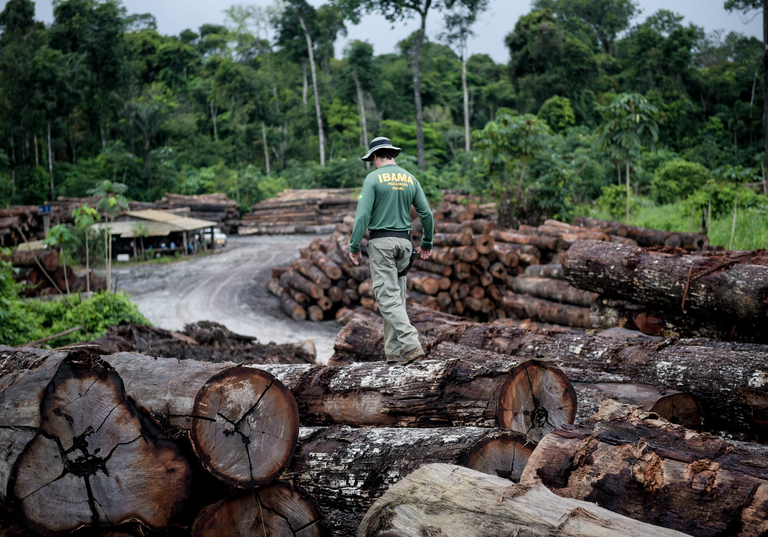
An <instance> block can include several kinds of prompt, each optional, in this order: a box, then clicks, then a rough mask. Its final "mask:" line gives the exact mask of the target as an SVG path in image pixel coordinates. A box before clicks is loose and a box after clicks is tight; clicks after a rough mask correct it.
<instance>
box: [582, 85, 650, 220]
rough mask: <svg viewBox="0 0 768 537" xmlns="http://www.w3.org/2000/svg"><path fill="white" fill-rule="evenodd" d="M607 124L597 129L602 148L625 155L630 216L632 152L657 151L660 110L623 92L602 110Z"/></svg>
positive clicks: (596, 132)
mask: <svg viewBox="0 0 768 537" xmlns="http://www.w3.org/2000/svg"><path fill="white" fill-rule="evenodd" d="M598 111H599V112H600V114H601V115H602V116H603V123H602V124H601V125H600V126H599V127H598V128H597V129H596V130H595V134H596V135H597V144H598V148H600V149H602V150H607V151H611V152H612V153H614V154H621V155H622V156H623V157H625V158H626V165H627V214H626V221H627V223H629V200H630V196H631V190H630V180H629V165H630V159H631V155H632V152H633V151H634V152H639V151H640V150H641V149H642V148H643V147H648V148H650V149H655V147H656V141H657V140H658V139H659V123H658V118H659V109H658V108H656V107H655V106H654V105H652V104H651V103H649V102H648V99H646V98H645V97H643V96H642V95H640V94H639V93H620V94H619V95H617V96H616V98H615V99H614V100H613V101H611V103H610V104H607V105H605V106H600V107H598Z"/></svg>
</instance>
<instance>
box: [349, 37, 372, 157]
mask: <svg viewBox="0 0 768 537" xmlns="http://www.w3.org/2000/svg"><path fill="white" fill-rule="evenodd" d="M346 57H347V67H348V68H349V74H350V76H351V77H352V80H353V81H354V83H355V94H356V95H357V106H358V108H359V110H360V112H359V115H360V128H362V132H363V140H362V142H363V145H364V146H365V147H368V124H367V122H366V115H365V93H366V92H368V91H370V90H371V88H372V87H373V83H374V80H375V78H376V74H375V72H374V66H373V46H372V45H371V44H370V43H368V42H365V41H358V40H355V41H353V42H352V43H351V44H350V45H349V47H348V48H347V50H346Z"/></svg>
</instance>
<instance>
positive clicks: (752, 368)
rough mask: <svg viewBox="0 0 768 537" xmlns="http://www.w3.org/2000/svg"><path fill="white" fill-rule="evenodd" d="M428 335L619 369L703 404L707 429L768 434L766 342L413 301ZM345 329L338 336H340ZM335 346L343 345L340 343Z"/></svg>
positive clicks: (566, 363)
mask: <svg viewBox="0 0 768 537" xmlns="http://www.w3.org/2000/svg"><path fill="white" fill-rule="evenodd" d="M408 312H409V316H410V319H411V323H412V324H413V325H414V326H415V327H416V328H417V329H418V331H419V333H420V334H422V335H423V336H427V337H434V338H440V339H441V340H445V341H453V342H455V343H459V344H460V345H465V346H468V347H473V348H482V349H486V350H491V351H494V352H499V353H503V354H510V355H512V356H515V357H516V358H517V359H538V360H547V361H551V362H554V363H555V364H557V365H558V366H559V367H562V368H568V367H572V368H576V369H588V370H593V371H595V372H606V373H613V374H618V375H622V376H624V377H627V378H629V379H632V380H633V381H634V382H639V383H643V384H654V385H659V386H672V387H674V388H675V389H677V390H680V391H683V392H687V393H690V394H691V395H693V396H694V397H696V398H697V399H698V400H699V402H700V403H701V405H702V408H703V411H704V419H705V424H706V427H707V430H711V431H720V430H725V431H731V432H734V433H738V434H746V433H749V434H750V435H757V436H758V437H759V438H768V365H767V364H768V347H766V346H765V345H756V344H747V343H724V342H718V341H713V340H708V339H702V340H685V341H667V342H664V344H660V343H661V342H662V340H659V339H658V338H647V337H629V338H626V337H612V335H611V336H609V335H606V336H601V335H600V334H596V335H594V336H586V335H581V334H571V333H562V332H539V333H536V332H529V331H524V330H520V329H517V328H512V327H505V326H499V325H489V324H479V323H472V322H468V321H466V320H463V319H461V318H459V317H455V316H453V315H447V314H442V313H438V312H436V311H433V310H430V309H427V308H423V307H420V306H416V305H413V306H409V308H408ZM341 335H342V332H340V334H339V337H341ZM337 345H338V343H337Z"/></svg>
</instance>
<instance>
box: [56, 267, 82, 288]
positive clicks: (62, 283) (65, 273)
mask: <svg viewBox="0 0 768 537" xmlns="http://www.w3.org/2000/svg"><path fill="white" fill-rule="evenodd" d="M53 281H54V282H56V285H57V286H58V288H59V289H61V292H62V293H64V292H66V290H67V288H69V289H70V290H72V288H73V287H74V286H75V283H77V275H76V274H75V271H74V270H72V267H70V266H68V267H67V268H66V270H65V269H64V266H63V265H60V266H59V267H58V268H57V269H56V271H55V272H54V273H53ZM67 285H69V287H67Z"/></svg>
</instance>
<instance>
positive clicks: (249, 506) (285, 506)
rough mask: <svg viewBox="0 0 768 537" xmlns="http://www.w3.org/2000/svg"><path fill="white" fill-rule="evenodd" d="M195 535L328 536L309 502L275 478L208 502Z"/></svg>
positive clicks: (195, 527)
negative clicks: (242, 492)
mask: <svg viewBox="0 0 768 537" xmlns="http://www.w3.org/2000/svg"><path fill="white" fill-rule="evenodd" d="M192 535H193V536H194V537H264V535H270V536H273V537H283V536H284V537H322V536H326V535H328V532H327V531H326V530H325V528H324V526H323V524H322V522H321V519H320V515H319V514H318V512H317V509H316V508H315V506H314V504H313V503H312V501H311V500H310V499H309V498H307V497H306V496H305V495H304V494H302V493H301V492H300V491H298V490H296V489H295V488H294V487H293V486H289V485H286V484H285V483H281V482H279V481H276V482H274V483H271V484H269V485H267V486H266V487H264V488H261V489H259V490H258V491H255V492H252V493H250V494H247V495H245V496H240V497H236V498H228V499H226V500H222V501H220V502H217V503H215V504H213V505H209V506H208V507H206V508H205V509H203V510H202V512H201V513H200V514H199V515H198V517H197V519H196V520H195V524H194V526H193V528H192Z"/></svg>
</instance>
